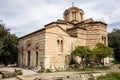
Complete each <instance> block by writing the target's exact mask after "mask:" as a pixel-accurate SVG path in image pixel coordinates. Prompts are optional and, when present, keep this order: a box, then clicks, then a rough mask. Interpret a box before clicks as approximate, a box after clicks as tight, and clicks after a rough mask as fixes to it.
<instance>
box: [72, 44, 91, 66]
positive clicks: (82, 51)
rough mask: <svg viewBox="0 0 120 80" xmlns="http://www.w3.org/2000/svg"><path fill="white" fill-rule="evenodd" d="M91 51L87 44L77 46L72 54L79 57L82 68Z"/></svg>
mask: <svg viewBox="0 0 120 80" xmlns="http://www.w3.org/2000/svg"><path fill="white" fill-rule="evenodd" d="M91 54H92V51H91V49H90V48H89V47H87V46H77V47H76V48H75V50H74V51H73V53H72V55H75V56H79V57H81V61H82V65H83V68H85V65H86V60H87V59H88V58H89V57H90V56H91Z"/></svg>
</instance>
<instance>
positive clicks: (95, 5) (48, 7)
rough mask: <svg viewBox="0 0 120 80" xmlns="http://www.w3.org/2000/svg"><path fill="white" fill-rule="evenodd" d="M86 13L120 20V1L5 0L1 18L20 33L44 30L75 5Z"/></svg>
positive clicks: (107, 19)
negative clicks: (46, 25)
mask: <svg viewBox="0 0 120 80" xmlns="http://www.w3.org/2000/svg"><path fill="white" fill-rule="evenodd" d="M72 2H74V3H75V6H78V7H80V8H81V9H83V10H84V12H85V19H86V18H90V17H92V18H94V19H95V20H102V21H105V22H106V23H108V24H110V23H114V22H118V21H119V20H120V14H119V13H120V9H119V4H120V1H119V0H116V1H115V0H109V1H105V0H104V1H103V0H59V1H57V0H1V2H0V19H2V20H3V21H4V23H5V24H6V26H7V27H8V28H10V29H11V31H12V33H15V34H16V35H18V36H22V35H25V34H27V33H30V32H33V30H37V29H40V28H41V27H43V26H44V25H45V24H47V23H49V22H52V21H55V20H56V19H58V18H62V17H63V12H64V10H65V9H66V8H69V7H70V6H71V4H72Z"/></svg>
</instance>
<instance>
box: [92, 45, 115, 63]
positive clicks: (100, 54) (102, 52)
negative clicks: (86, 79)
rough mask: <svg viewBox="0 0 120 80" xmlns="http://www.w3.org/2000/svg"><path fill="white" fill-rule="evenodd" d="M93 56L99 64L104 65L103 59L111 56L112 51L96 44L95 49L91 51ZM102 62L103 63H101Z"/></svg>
mask: <svg viewBox="0 0 120 80" xmlns="http://www.w3.org/2000/svg"><path fill="white" fill-rule="evenodd" d="M93 52H94V54H95V56H96V57H97V58H98V59H99V62H100V63H101V64H102V65H104V58H106V57H110V56H112V55H113V53H114V52H113V49H112V48H110V47H108V46H106V45H105V44H103V43H97V44H96V47H95V48H94V49H93ZM101 61H103V62H101Z"/></svg>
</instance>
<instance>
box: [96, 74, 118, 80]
mask: <svg viewBox="0 0 120 80" xmlns="http://www.w3.org/2000/svg"><path fill="white" fill-rule="evenodd" d="M97 80H120V72H115V73H111V74H106V75H105V76H100V77H98V78H97Z"/></svg>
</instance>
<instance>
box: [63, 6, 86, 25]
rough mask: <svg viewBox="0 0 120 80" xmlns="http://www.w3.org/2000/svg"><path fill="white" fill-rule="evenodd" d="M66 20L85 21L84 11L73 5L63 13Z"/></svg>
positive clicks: (73, 21)
mask: <svg viewBox="0 0 120 80" xmlns="http://www.w3.org/2000/svg"><path fill="white" fill-rule="evenodd" d="M63 15H64V20H65V21H68V22H72V23H78V22H81V21H83V15H84V11H83V10H82V9H80V8H78V7H75V6H72V7H70V8H68V9H66V10H65V11H64V13H63Z"/></svg>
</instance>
